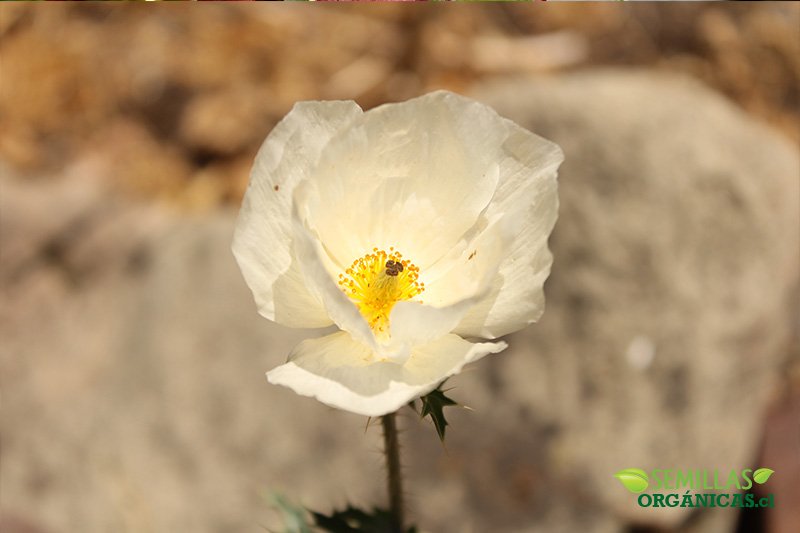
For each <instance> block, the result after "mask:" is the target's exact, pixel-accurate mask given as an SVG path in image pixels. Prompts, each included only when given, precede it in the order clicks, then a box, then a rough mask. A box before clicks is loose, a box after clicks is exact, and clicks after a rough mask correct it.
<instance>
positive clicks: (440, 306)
mask: <svg viewBox="0 0 800 533" xmlns="http://www.w3.org/2000/svg"><path fill="white" fill-rule="evenodd" d="M516 225H517V223H516V221H515V220H514V219H513V218H512V216H511V215H509V216H497V217H496V218H495V220H492V221H491V222H489V224H488V227H486V228H485V229H483V231H481V232H480V233H478V234H477V235H476V236H474V237H473V238H472V239H470V240H469V241H468V242H467V246H465V247H459V248H458V249H457V252H456V251H455V250H456V249H454V255H453V256H452V257H446V258H443V259H442V260H441V261H439V263H440V264H441V265H440V264H437V267H439V268H438V269H431V270H435V273H434V274H428V275H427V277H426V276H424V275H423V277H422V278H421V279H422V280H423V281H424V282H425V287H426V288H425V291H424V292H422V294H420V297H421V298H422V300H423V301H424V304H421V303H419V302H413V301H404V302H398V303H397V304H396V305H395V306H394V308H393V309H392V314H391V333H392V339H393V340H394V341H395V342H407V343H409V344H411V345H414V344H419V343H423V342H427V341H430V340H432V339H436V338H438V337H441V336H442V335H444V334H446V333H450V332H451V331H453V329H454V328H455V327H456V326H457V325H458V324H459V322H460V321H461V319H462V318H463V317H464V315H465V314H466V313H467V312H468V311H469V309H470V308H472V307H473V306H474V305H475V304H476V303H477V302H478V301H480V300H481V299H482V298H483V297H484V296H485V295H486V294H487V293H488V292H489V290H490V288H491V285H492V281H493V280H494V279H495V278H496V276H497V273H498V267H499V265H500V263H501V261H502V260H503V258H504V257H505V256H506V255H507V254H508V251H509V250H508V249H509V246H511V243H512V239H513V236H514V234H515V233H516V231H515V228H516ZM423 274H424V273H423Z"/></svg>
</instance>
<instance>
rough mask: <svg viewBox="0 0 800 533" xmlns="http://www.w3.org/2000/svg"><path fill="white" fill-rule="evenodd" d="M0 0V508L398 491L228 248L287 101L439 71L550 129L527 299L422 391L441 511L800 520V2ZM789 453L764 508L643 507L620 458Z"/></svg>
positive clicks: (167, 509)
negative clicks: (535, 314) (502, 335)
mask: <svg viewBox="0 0 800 533" xmlns="http://www.w3.org/2000/svg"><path fill="white" fill-rule="evenodd" d="M188 7H189V6H184V5H158V6H139V5H128V6H118V5H100V4H94V5H59V6H41V5H40V6H28V5H3V6H0V284H2V286H1V287H0V290H1V291H2V298H1V299H0V387H1V389H0V390H1V392H2V426H1V427H0V445H1V446H2V447H1V448H0V451H1V453H2V456H1V457H0V460H1V461H2V462H1V463H0V530H2V531H3V533H6V532H8V533H23V532H26V533H62V532H89V533H93V532H107V531H109V532H117V531H121V532H128V531H129V532H181V531H193V532H239V531H263V530H264V529H263V528H264V527H268V528H272V529H273V530H280V525H279V524H280V521H279V516H278V514H277V513H276V511H275V510H274V509H272V508H271V507H270V504H269V498H268V496H267V495H268V494H270V493H271V492H275V491H278V492H281V493H283V494H286V495H287V496H288V497H289V498H290V499H292V500H293V501H295V502H298V503H302V504H305V505H308V506H309V507H312V508H315V509H320V510H330V509H332V508H334V507H342V506H343V505H345V503H346V502H348V501H349V502H352V503H355V504H358V505H364V506H370V505H376V504H383V498H384V496H383V483H384V474H383V470H382V457H381V454H380V431H379V429H378V428H377V427H375V426H370V427H367V421H366V419H364V418H363V417H358V416H355V415H351V414H347V413H343V412H339V411H334V410H331V409H328V408H326V407H325V406H323V405H321V404H318V403H316V402H314V401H313V400H310V399H307V398H301V397H298V396H296V395H294V394H293V393H291V392H290V391H288V390H284V389H281V388H277V387H273V386H270V385H268V384H267V383H266V380H265V378H264V371H265V370H267V369H269V368H271V367H273V366H275V365H276V364H278V363H280V362H281V361H282V360H283V358H284V357H285V355H286V354H287V353H288V350H289V349H290V348H291V346H292V345H293V344H294V343H295V342H297V341H298V340H299V339H301V338H303V337H304V336H307V335H309V334H314V335H316V334H319V332H304V331H292V330H287V329H285V328H282V327H279V326H276V325H274V324H272V323H270V322H268V321H266V320H263V319H261V318H260V317H259V316H258V315H257V313H256V312H255V308H254V304H253V302H252V298H251V296H250V294H249V291H248V290H247V289H246V287H245V286H244V283H243V281H242V279H241V276H240V274H239V272H238V269H237V267H236V265H235V263H234V261H233V258H232V256H231V254H230V251H229V247H230V239H231V232H232V228H233V223H234V218H235V213H236V208H237V206H238V202H239V200H240V198H241V195H242V193H243V190H244V188H245V187H246V183H247V173H248V171H249V165H250V164H251V162H252V158H253V156H254V154H255V151H256V150H257V148H258V146H259V144H260V142H261V141H262V140H263V138H264V137H265V136H266V134H267V133H268V132H269V130H270V129H271V127H272V126H273V125H274V124H275V122H276V121H277V120H279V119H280V117H281V116H283V115H284V114H285V113H286V112H287V111H288V109H289V108H290V107H291V105H292V104H293V103H294V102H295V101H296V100H301V99H319V98H325V99H331V98H353V99H355V100H357V101H358V102H359V103H360V104H361V105H362V106H363V107H365V108H368V107H372V106H374V105H377V104H380V103H382V102H386V101H394V100H402V99H406V98H408V97H411V96H414V95H417V94H420V93H423V92H426V91H428V90H432V89H435V88H448V89H451V90H456V91H459V92H464V93H468V94H471V95H473V96H474V97H476V98H479V99H481V100H483V101H485V102H487V103H490V104H491V105H493V106H494V107H495V108H496V109H497V110H498V111H499V112H500V113H501V114H504V115H506V116H508V117H511V118H513V119H514V120H516V121H518V122H520V123H521V124H523V125H524V126H526V127H529V128H530V129H532V130H534V131H536V132H537V133H540V134H542V135H544V136H546V137H548V138H551V139H553V140H555V141H556V142H558V143H559V144H561V146H562V147H563V148H564V150H565V153H566V162H565V163H564V165H563V167H562V172H561V175H560V180H559V181H560V197H561V206H562V207H561V215H560V218H559V221H558V224H557V226H556V230H555V232H554V234H553V237H552V239H551V245H552V248H553V251H554V254H555V264H554V268H553V274H552V276H551V278H550V280H549V281H548V284H547V286H546V290H547V295H548V309H547V312H546V313H545V315H544V317H543V319H542V320H541V321H540V323H538V324H536V325H534V326H531V327H529V328H528V329H526V330H524V331H522V332H520V333H518V334H515V335H513V336H511V337H510V338H509V339H508V341H509V343H510V345H511V348H510V349H509V350H507V351H506V352H504V353H503V354H500V355H498V356H495V357H491V358H487V359H485V360H483V361H481V362H480V363H477V364H475V365H473V367H472V368H470V369H469V370H467V371H466V372H465V373H464V374H462V375H461V376H458V377H457V378H455V379H453V380H452V381H451V382H450V384H451V385H452V386H453V387H454V389H453V390H452V391H451V395H452V396H453V397H454V398H456V399H457V400H459V401H461V402H463V403H465V404H468V405H469V406H470V407H472V409H473V410H472V411H466V410H454V412H453V413H452V414H451V416H450V421H451V424H452V425H451V426H450V428H449V432H448V439H447V443H446V446H445V447H444V448H443V447H442V446H440V444H439V442H438V440H437V438H436V436H435V432H434V431H433V429H432V427H431V426H430V424H429V423H428V422H427V421H422V422H420V421H419V420H418V418H417V417H416V415H414V413H413V412H411V411H408V412H407V413H406V414H405V415H404V416H403V418H402V419H401V423H402V425H403V427H404V429H405V432H404V434H403V435H402V438H403V442H404V445H405V464H406V468H407V484H408V487H409V495H408V500H409V508H410V513H411V515H412V516H413V517H414V519H415V520H416V521H417V522H419V523H420V524H421V525H422V526H423V527H422V529H423V531H428V532H444V533H448V532H465V533H466V532H476V533H483V532H487V531H492V532H540V531H541V532H551V531H552V532H562V531H563V532H574V531H587V532H625V533H633V532H642V531H644V532H676V531H690V532H705V531H708V532H724V531H731V532H734V531H739V532H751V531H752V532H759V531H770V532H778V533H782V532H789V531H793V527H794V525H796V524H797V523H800V511H798V510H799V509H800V492H798V489H797V484H796V480H797V479H798V477H800V424H798V420H800V349H799V348H798V337H797V328H798V325H799V324H798V269H799V268H800V266H799V263H800V257H798V255H799V253H800V252H799V247H800V234H799V232H800V229H798V228H800V160H799V159H798V148H797V143H798V140H800V123H798V119H799V118H800V36H799V35H798V33H797V31H796V28H797V27H798V24H800V6H798V5H797V4H790V5H785V4H768V5H758V4H756V5H732V6H729V5H725V6H723V5H715V4H703V5H694V4H692V5H679V6H668V7H666V6H657V5H635V6H634V5H623V4H612V5H582V6H562V5H558V6H557V5H553V4H548V5H543V4H537V5H444V4H439V5H414V6H408V5H406V6H399V5H385V6H382V5H380V6H379V5H373V6H352V5H350V6H343V5H339V6H310V5H302V4H292V5H289V4H284V5H270V6H264V5H260V6H256V5H244V4H236V5H232V4H228V5H211V4H203V5H198V6H194V8H193V9H191V10H189V9H187V8H188ZM632 466H636V467H641V468H644V469H647V470H649V469H651V468H659V467H661V468H668V467H676V468H707V469H714V468H720V469H723V470H725V469H730V468H747V467H753V468H755V467H757V466H768V467H770V468H773V469H774V470H776V474H774V476H773V478H772V479H770V481H769V482H768V484H767V485H764V486H763V487H762V490H765V489H769V491H771V492H774V493H775V494H776V507H775V509H773V510H771V511H770V512H748V513H739V512H737V511H736V510H731V509H715V510H694V511H693V512H692V510H690V509H684V510H681V509H675V510H654V509H641V508H638V507H637V506H636V505H635V500H634V497H632V495H631V494H630V493H628V492H627V491H626V490H625V489H624V488H623V487H622V486H621V485H620V484H619V483H618V482H617V481H616V480H615V479H614V478H613V477H612V476H613V473H614V472H616V471H617V470H620V469H622V468H626V467H632Z"/></svg>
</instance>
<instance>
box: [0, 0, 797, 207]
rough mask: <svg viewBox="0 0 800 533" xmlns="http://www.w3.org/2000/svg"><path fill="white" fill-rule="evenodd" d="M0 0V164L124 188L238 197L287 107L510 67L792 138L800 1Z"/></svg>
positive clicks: (463, 84)
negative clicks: (729, 114)
mask: <svg viewBox="0 0 800 533" xmlns="http://www.w3.org/2000/svg"><path fill="white" fill-rule="evenodd" d="M186 7H187V6H181V5H160V6H158V7H150V6H145V5H129V6H128V5H126V6H117V5H108V4H92V5H75V4H73V5H57V6H56V5H48V6H33V5H26V4H20V5H7V4H6V5H3V6H2V9H1V10H0V15H1V18H0V54H1V55H2V56H1V57H2V74H3V75H2V77H1V78H0V94H2V98H0V157H2V160H3V161H5V163H6V164H9V165H11V166H13V167H14V168H15V169H17V170H19V171H21V172H22V173H23V174H25V175H29V176H32V177H37V178H41V177H42V176H56V175H58V174H59V170H60V169H63V168H65V167H68V166H70V164H71V163H72V162H75V161H76V160H83V159H86V158H90V159H93V160H98V161H99V162H100V163H101V164H103V165H105V166H107V170H108V171H107V172H106V174H107V175H108V176H109V179H110V180H112V181H113V183H114V184H115V185H117V186H119V187H120V188H123V189H124V190H126V191H129V192H130V193H133V194H136V195H140V196H143V197H145V198H156V199H159V200H163V201H165V202H167V203H169V204H171V205H175V206H179V207H181V208H186V209H190V210H194V211H205V210H208V209H212V208H213V207H214V206H217V205H220V204H233V205H236V204H237V203H238V201H239V199H240V197H241V195H242V193H243V190H244V188H245V186H246V182H247V173H248V171H249V165H250V162H251V158H252V154H253V153H254V151H255V150H256V149H257V147H258V145H259V144H260V143H261V141H262V140H263V139H264V137H265V136H266V134H267V133H268V132H269V131H270V129H271V128H272V126H273V125H274V124H275V123H276V121H278V120H280V118H281V117H282V116H283V115H284V114H285V113H286V112H287V111H288V110H289V109H290V108H291V106H292V105H293V104H294V102H295V101H298V100H304V99H336V98H343V99H351V98H352V99H355V100H356V101H357V102H358V103H359V104H360V105H361V106H362V107H364V108H369V107H372V106H375V105H378V104H381V103H384V102H388V101H397V100H403V99H407V98H409V97H412V96H415V95H418V94H421V93H424V92H427V91H429V90H432V89H435V88H447V89H451V90H456V91H462V92H463V91H465V90H467V89H468V88H469V87H470V86H471V85H472V84H474V83H475V82H478V81H481V80H483V79H487V78H490V77H493V76H497V75H501V74H509V73H513V74H523V73H526V72H527V73H539V74H541V73H557V72H562V71H567V70H574V69H580V68H584V67H586V66H596V65H625V66H632V65H646V66H652V67H654V68H656V69H660V70H666V71H678V72H684V73H688V74H690V75H692V76H695V77H697V78H699V79H700V80H702V81H704V82H706V83H707V84H709V85H710V86H712V87H715V88H717V89H719V90H721V91H722V92H723V93H725V94H726V95H728V96H730V97H731V98H732V99H733V100H734V101H736V102H737V103H738V104H740V105H741V106H742V107H743V108H744V109H746V110H747V111H749V112H750V113H752V114H753V115H754V116H757V117H759V118H760V119H761V120H763V121H765V122H768V123H770V124H772V125H774V126H775V127H776V128H778V129H780V130H781V131H783V132H784V133H785V134H786V135H788V136H789V137H790V138H791V139H793V140H795V141H798V140H800V125H799V124H800V122H799V121H798V118H800V103H799V102H800V95H799V94H798V91H799V90H800V40H799V39H798V34H797V28H798V26H799V25H800V5H798V4H797V3H768V4H748V5H724V6H723V5H719V4H705V3H701V4H694V3H690V4H682V5H675V6H669V8H666V9H665V8H664V7H662V6H658V5H613V4H593V5H580V6H576V5H552V4H551V5H547V6H540V5H518V4H502V5H449V6H447V5H414V6H408V5H397V4H391V5H364V6H353V5H340V6H317V7H315V6H308V5H300V4H292V5H282V6H275V5H272V6H270V9H268V10H266V9H258V10H256V9H248V6H246V5H210V4H209V5H205V4H204V5H202V6H198V8H196V9H187V8H186Z"/></svg>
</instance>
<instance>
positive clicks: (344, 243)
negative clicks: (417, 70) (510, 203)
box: [309, 91, 507, 270]
mask: <svg viewBox="0 0 800 533" xmlns="http://www.w3.org/2000/svg"><path fill="white" fill-rule="evenodd" d="M506 135H507V126H506V124H505V121H504V120H503V119H501V118H500V117H499V116H498V115H497V114H496V113H495V112H494V111H493V110H491V109H490V108H488V107H487V106H485V105H483V104H480V103H478V102H475V101H473V100H469V99H466V98H463V97H461V96H458V95H455V94H452V93H448V92H444V91H438V92H434V93H431V94H428V95H425V96H422V97H420V98H416V99H412V100H409V101H407V102H403V103H400V104H387V105H383V106H380V107H377V108H375V109H372V110H370V111H368V112H367V113H364V114H363V115H362V116H361V117H359V118H358V119H356V120H354V121H353V122H352V124H351V125H350V127H349V128H348V129H347V130H346V131H344V132H342V133H341V134H340V135H338V136H337V137H336V138H335V139H333V140H332V141H331V142H330V143H329V145H328V146H327V147H326V148H325V150H324V151H323V154H322V156H321V159H320V165H319V167H318V168H317V170H316V171H315V173H314V175H313V179H312V181H313V185H314V187H315V189H316V194H315V195H313V196H312V198H311V200H312V201H313V202H314V203H313V205H312V206H311V209H310V213H311V218H310V220H309V224H310V225H311V227H313V228H315V229H316V230H317V231H318V232H319V236H320V239H321V240H322V242H323V243H324V244H325V246H326V248H327V249H328V250H329V251H330V254H331V257H332V258H333V260H334V261H335V262H336V263H337V264H338V265H340V266H342V267H346V266H347V265H349V264H350V263H351V262H352V261H353V260H355V259H357V258H359V257H362V256H363V255H364V254H366V253H368V252H370V251H371V250H372V249H373V247H378V248H382V249H386V250H388V249H389V247H390V246H394V247H395V248H396V249H397V250H399V251H400V252H402V253H403V255H404V256H405V257H406V258H408V259H409V260H410V261H412V262H413V263H415V264H416V265H417V266H418V267H420V268H421V269H422V270H424V269H425V268H427V267H428V266H429V265H432V264H433V263H435V262H436V261H437V260H438V259H439V258H441V257H442V256H444V255H445V254H446V253H447V252H448V251H449V250H450V249H451V248H452V246H453V245H454V244H455V243H456V242H458V241H459V239H460V238H461V236H462V235H464V234H465V233H466V232H467V231H468V230H469V229H470V228H471V227H472V226H473V225H474V224H475V222H476V220H477V219H478V217H479V215H480V213H481V212H482V211H483V210H484V209H485V208H486V206H487V205H488V203H489V201H490V200H491V198H492V196H493V194H494V192H495V189H496V187H497V179H498V173H499V164H498V162H499V161H500V160H501V159H502V150H501V145H502V143H503V141H504V139H505V137H506Z"/></svg>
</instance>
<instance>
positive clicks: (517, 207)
mask: <svg viewBox="0 0 800 533" xmlns="http://www.w3.org/2000/svg"><path fill="white" fill-rule="evenodd" d="M509 129H510V132H511V134H510V136H509V138H508V139H507V141H506V142H505V144H504V145H503V148H504V149H505V151H506V154H507V157H506V158H505V159H504V160H503V162H502V163H501V166H500V182H499V184H498V187H497V192H496V193H495V197H494V198H493V199H492V202H491V204H490V205H489V207H488V208H487V210H486V215H487V216H491V215H492V214H493V213H505V214H507V215H508V214H511V215H512V216H513V217H514V218H516V219H518V220H520V222H519V224H518V227H517V228H516V232H515V236H514V241H513V244H512V245H511V249H510V252H509V254H508V255H507V257H506V258H505V259H504V260H503V262H502V263H501V264H500V268H499V272H498V275H497V277H496V278H495V279H494V280H493V281H492V287H491V290H490V291H489V293H488V294H487V295H486V296H485V297H484V298H483V299H481V300H480V301H479V302H478V303H477V305H475V306H474V307H473V308H472V309H470V310H469V312H468V313H467V314H466V316H465V317H464V318H463V320H462V321H461V323H460V324H459V325H458V327H457V328H456V329H455V330H454V332H455V333H457V334H459V335H463V336H465V337H483V338H496V337H499V336H502V335H505V334H507V333H510V332H512V331H516V330H518V329H520V328H522V327H524V326H526V325H527V324H530V323H531V322H535V321H536V320H538V319H539V317H540V316H541V315H542V313H543V312H544V291H543V285H544V282H545V280H546V279H547V276H548V275H549V273H550V266H551V264H552V255H551V253H550V250H549V249H548V247H547V238H548V236H549V235H550V232H551V231H552V229H553V225H554V224H555V221H556V218H557V216H558V195H557V183H556V174H557V169H558V166H559V165H560V164H561V162H562V161H563V159H564V156H563V153H562V152H561V149H560V148H559V147H558V146H557V145H555V144H553V143H551V142H549V141H547V140H545V139H542V138H541V137H538V136H536V135H534V134H532V133H530V132H529V131H527V130H524V129H522V128H520V127H519V126H516V125H515V124H513V123H511V122H509Z"/></svg>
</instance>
